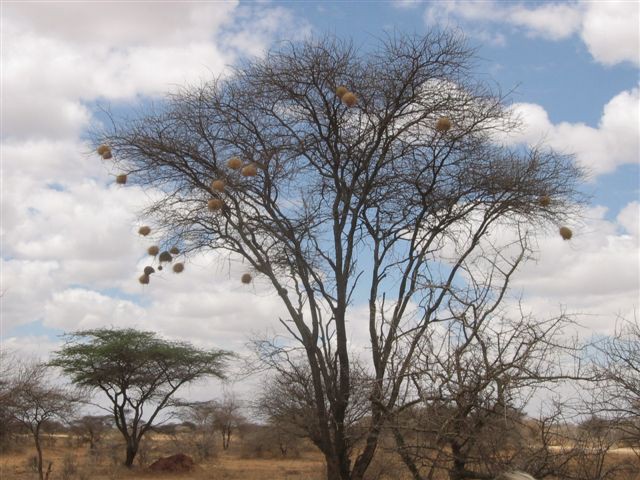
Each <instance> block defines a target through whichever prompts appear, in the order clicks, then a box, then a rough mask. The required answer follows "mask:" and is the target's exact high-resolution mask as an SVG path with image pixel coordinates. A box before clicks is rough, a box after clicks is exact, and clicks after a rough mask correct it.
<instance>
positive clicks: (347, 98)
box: [342, 92, 358, 107]
mask: <svg viewBox="0 0 640 480" xmlns="http://www.w3.org/2000/svg"><path fill="white" fill-rule="evenodd" d="M342 102H343V103H344V104H345V105H346V106H347V107H354V106H355V105H356V103H358V98H357V97H356V96H355V95H354V94H353V93H352V92H347V93H345V94H344V95H342Z"/></svg>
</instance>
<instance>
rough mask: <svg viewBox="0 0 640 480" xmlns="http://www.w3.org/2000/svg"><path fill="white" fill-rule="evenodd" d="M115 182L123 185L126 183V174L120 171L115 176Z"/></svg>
mask: <svg viewBox="0 0 640 480" xmlns="http://www.w3.org/2000/svg"><path fill="white" fill-rule="evenodd" d="M116 183H117V184H119V185H124V184H125V183H127V175H126V174H124V173H121V174H120V175H118V176H116Z"/></svg>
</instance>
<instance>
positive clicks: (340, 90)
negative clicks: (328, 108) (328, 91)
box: [336, 85, 349, 100]
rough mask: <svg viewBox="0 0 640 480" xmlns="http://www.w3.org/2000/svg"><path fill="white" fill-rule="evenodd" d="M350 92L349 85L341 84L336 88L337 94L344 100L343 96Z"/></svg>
mask: <svg viewBox="0 0 640 480" xmlns="http://www.w3.org/2000/svg"><path fill="white" fill-rule="evenodd" d="M348 92H349V90H348V89H347V87H343V86H342V85H341V86H339V87H338V88H336V95H337V96H338V98H339V99H341V100H342V97H344V94H345V93H348Z"/></svg>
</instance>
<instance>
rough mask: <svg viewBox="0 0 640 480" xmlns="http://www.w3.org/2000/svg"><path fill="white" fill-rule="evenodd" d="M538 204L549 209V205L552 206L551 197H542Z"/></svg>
mask: <svg viewBox="0 0 640 480" xmlns="http://www.w3.org/2000/svg"><path fill="white" fill-rule="evenodd" d="M538 202H539V203H540V206H541V207H548V206H549V205H551V197H550V196H549V195H543V196H541V197H540V200H538Z"/></svg>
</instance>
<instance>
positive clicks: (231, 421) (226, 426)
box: [213, 391, 246, 450]
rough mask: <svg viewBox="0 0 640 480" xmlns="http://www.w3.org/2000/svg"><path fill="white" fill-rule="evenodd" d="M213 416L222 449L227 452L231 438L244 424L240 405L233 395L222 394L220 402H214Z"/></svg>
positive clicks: (231, 393)
mask: <svg viewBox="0 0 640 480" xmlns="http://www.w3.org/2000/svg"><path fill="white" fill-rule="evenodd" d="M213 415H214V426H215V427H216V428H217V429H218V430H219V431H220V435H221V436H222V449H223V450H227V449H228V448H229V445H230V443H231V436H232V435H233V434H234V433H237V432H238V431H239V430H240V429H241V428H242V427H243V426H244V424H245V423H246V419H245V418H244V415H242V404H241V402H240V400H239V399H238V397H237V396H236V395H235V393H233V392H228V391H226V392H224V395H223V398H222V400H221V401H217V402H215V408H214V411H213Z"/></svg>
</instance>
